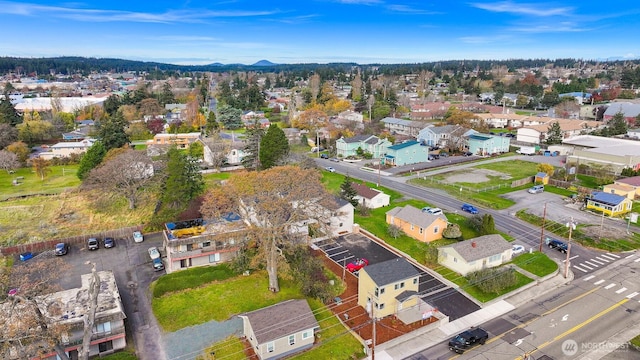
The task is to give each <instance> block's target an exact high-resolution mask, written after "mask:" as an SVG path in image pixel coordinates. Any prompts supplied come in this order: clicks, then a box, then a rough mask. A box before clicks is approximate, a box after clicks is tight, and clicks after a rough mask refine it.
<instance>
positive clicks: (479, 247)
mask: <svg viewBox="0 0 640 360" xmlns="http://www.w3.org/2000/svg"><path fill="white" fill-rule="evenodd" d="M511 256H512V252H511V244H510V243H509V242H508V241H507V240H505V239H504V238H503V237H502V236H501V235H498V234H491V235H484V236H480V237H477V238H473V239H469V240H465V241H460V242H457V243H454V244H451V245H446V246H442V247H439V248H438V263H439V264H441V265H444V266H446V267H447V268H449V269H451V270H453V271H455V272H457V273H459V274H461V275H463V276H465V275H467V274H469V273H471V272H474V271H478V270H482V269H487V268H492V267H496V266H500V265H502V264H504V263H507V262H509V261H511Z"/></svg>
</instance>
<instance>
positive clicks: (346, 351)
mask: <svg viewBox="0 0 640 360" xmlns="http://www.w3.org/2000/svg"><path fill="white" fill-rule="evenodd" d="M308 301H309V306H310V307H311V310H312V311H313V312H314V314H315V316H316V320H317V321H318V324H319V325H320V332H319V333H318V335H319V344H317V345H316V346H315V347H314V348H312V349H311V350H309V351H305V352H304V353H302V354H300V355H297V356H294V357H293V358H292V359H298V360H307V359H308V360H315V359H336V360H350V359H358V358H361V357H362V344H361V343H360V342H359V341H358V340H356V338H354V337H353V336H352V335H351V334H350V333H349V332H348V331H347V329H345V328H344V326H343V325H342V324H340V321H339V320H338V319H337V318H336V317H335V315H334V314H333V313H332V312H331V310H329V309H328V308H327V307H326V306H324V305H323V304H322V303H321V302H320V301H318V300H315V299H308Z"/></svg>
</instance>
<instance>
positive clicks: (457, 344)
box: [449, 327, 489, 354]
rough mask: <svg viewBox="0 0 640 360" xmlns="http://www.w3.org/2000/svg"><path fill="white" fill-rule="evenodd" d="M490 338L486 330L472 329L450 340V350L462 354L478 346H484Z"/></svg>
mask: <svg viewBox="0 0 640 360" xmlns="http://www.w3.org/2000/svg"><path fill="white" fill-rule="evenodd" d="M488 338H489V334H488V333H487V332H486V331H485V330H484V329H482V328H479V327H476V328H471V329H469V330H467V331H464V332H461V333H460V334H458V335H456V336H455V337H454V338H453V339H451V340H449V350H451V351H455V352H456V353H458V354H462V353H463V352H464V351H465V350H468V349H471V348H472V347H474V346H476V345H477V344H480V345H484V343H485V342H486V341H487V339H488Z"/></svg>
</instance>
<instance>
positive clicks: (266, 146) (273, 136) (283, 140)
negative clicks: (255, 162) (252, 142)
mask: <svg viewBox="0 0 640 360" xmlns="http://www.w3.org/2000/svg"><path fill="white" fill-rule="evenodd" d="M288 154H289V141H288V140H287V136H286V135H285V134H284V131H282V129H280V127H279V126H277V125H275V124H274V125H271V126H269V129H267V133H266V134H264V136H263V137H262V139H261V140H260V153H259V156H260V167H261V168H262V169H269V168H272V167H274V166H276V165H279V164H281V163H282V162H283V161H284V160H285V158H286V157H287V155H288Z"/></svg>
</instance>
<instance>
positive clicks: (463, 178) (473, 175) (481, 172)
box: [444, 169, 512, 184]
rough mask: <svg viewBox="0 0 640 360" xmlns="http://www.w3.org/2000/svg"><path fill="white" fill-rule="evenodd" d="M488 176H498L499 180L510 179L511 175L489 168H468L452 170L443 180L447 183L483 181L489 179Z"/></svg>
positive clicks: (475, 182)
mask: <svg viewBox="0 0 640 360" xmlns="http://www.w3.org/2000/svg"><path fill="white" fill-rule="evenodd" d="M489 176H493V177H496V176H497V177H499V178H500V179H501V180H509V179H511V178H512V177H511V175H509V174H505V173H502V172H499V171H495V170H489V169H469V170H468V171H464V172H462V171H460V172H454V173H452V174H451V175H449V176H447V177H446V178H445V179H444V180H445V181H446V182H448V183H451V184H455V183H474V184H478V183H483V182H487V181H490V180H491V179H490V178H489Z"/></svg>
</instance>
